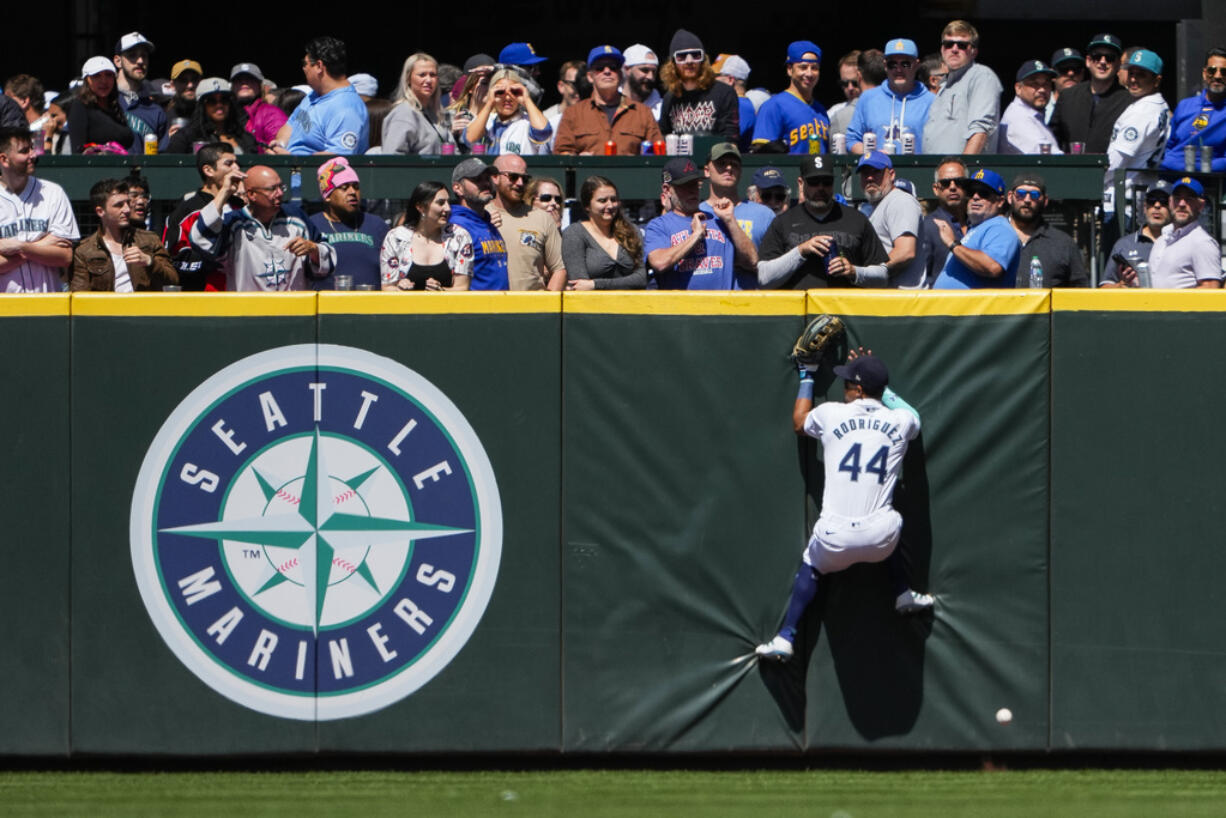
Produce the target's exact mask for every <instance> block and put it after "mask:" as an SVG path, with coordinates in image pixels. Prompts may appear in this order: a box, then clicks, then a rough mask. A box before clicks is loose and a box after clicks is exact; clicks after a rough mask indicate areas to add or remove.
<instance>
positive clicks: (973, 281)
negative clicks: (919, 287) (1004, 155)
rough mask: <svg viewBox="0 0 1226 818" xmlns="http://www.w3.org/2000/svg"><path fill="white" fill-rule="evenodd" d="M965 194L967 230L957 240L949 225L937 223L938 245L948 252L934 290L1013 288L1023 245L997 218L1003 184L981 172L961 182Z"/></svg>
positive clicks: (990, 173)
mask: <svg viewBox="0 0 1226 818" xmlns="http://www.w3.org/2000/svg"><path fill="white" fill-rule="evenodd" d="M963 186H964V188H965V190H966V192H967V194H968V199H967V205H966V220H967V223H968V224H970V230H968V231H967V232H966V235H965V236H959V235H958V234H957V233H956V232H955V231H954V228H953V227H952V226H951V225H950V224H949V223H948V222H942V221H938V222H937V223H936V226H937V230H938V231H940V240H941V243H942V244H944V245H945V248H946V249H947V250H948V251H949V255H948V256H946V257H945V266H944V267H942V268H941V274H940V275H939V276H937V280H936V281H935V282H934V283H933V285H932V288H933V289H934V290H975V289H986V288H1006V289H1011V288H1012V287H1013V286H1014V280H1015V279H1016V278H1017V261H1018V257H1019V254H1020V252H1021V248H1022V243H1021V242H1020V241H1018V239H1017V235H1016V234H1015V233H1014V232H1013V227H1012V226H1011V225H1010V224H1009V220H1008V219H1006V218H1005V217H1004V216H1001V215H1000V210H1001V208H1002V207H1003V206H1004V203H1005V180H1004V179H1002V178H1000V174H998V173H996V172H995V171H991V170H988V169H987V168H980V169H979V170H976V171H975V172H974V173H972V174H971V176H970V178H969V179H965V180H963Z"/></svg>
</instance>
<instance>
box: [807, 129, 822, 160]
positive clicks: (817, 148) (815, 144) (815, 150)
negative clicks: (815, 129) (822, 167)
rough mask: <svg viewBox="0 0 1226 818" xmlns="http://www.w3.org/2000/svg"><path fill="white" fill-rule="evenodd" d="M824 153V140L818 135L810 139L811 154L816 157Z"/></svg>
mask: <svg viewBox="0 0 1226 818" xmlns="http://www.w3.org/2000/svg"><path fill="white" fill-rule="evenodd" d="M821 152H822V140H820V139H818V137H817V134H813V135H812V136H810V137H809V154H810V155H815V154H819V153H821Z"/></svg>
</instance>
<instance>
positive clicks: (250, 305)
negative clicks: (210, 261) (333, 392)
mask: <svg viewBox="0 0 1226 818" xmlns="http://www.w3.org/2000/svg"><path fill="white" fill-rule="evenodd" d="M72 314H73V315H110V316H141V315H149V316H162V317H175V318H179V317H184V318H186V317H196V316H198V317H202V318H207V317H223V318H228V317H241V316H247V315H252V316H264V317H268V316H276V315H314V314H315V293H313V292H305V293H252V294H246V293H140V294H132V295H116V294H115V293H73V294H72Z"/></svg>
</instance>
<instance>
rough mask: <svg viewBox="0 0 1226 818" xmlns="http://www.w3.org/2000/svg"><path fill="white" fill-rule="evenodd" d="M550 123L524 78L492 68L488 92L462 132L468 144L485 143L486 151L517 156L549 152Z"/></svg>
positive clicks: (551, 129) (515, 73)
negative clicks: (492, 72) (526, 85)
mask: <svg viewBox="0 0 1226 818" xmlns="http://www.w3.org/2000/svg"><path fill="white" fill-rule="evenodd" d="M552 135H553V126H551V125H550V124H549V120H548V119H546V118H545V115H544V114H543V113H541V109H540V108H537V107H536V103H535V102H533V101H532V95H531V94H529V93H528V89H527V88H526V87H525V86H524V82H523V78H522V77H521V76H520V73H519V72H518V71H516V70H514V69H510V68H504V69H502V70H500V71H495V72H494V75H493V76H492V77H490V93H489V96H487V97H486V98H485V104H484V105H482V106H481V109H480V110H478V111H477V113H476V114H475V115H474V116H473V121H472V122H471V123H469V125H468V129H467V130H466V132H465V141H467V142H468V144H469V145H484V146H485V152H486V153H488V154H499V153H515V154H519V155H520V156H529V155H532V154H544V153H549V137H551V136H552Z"/></svg>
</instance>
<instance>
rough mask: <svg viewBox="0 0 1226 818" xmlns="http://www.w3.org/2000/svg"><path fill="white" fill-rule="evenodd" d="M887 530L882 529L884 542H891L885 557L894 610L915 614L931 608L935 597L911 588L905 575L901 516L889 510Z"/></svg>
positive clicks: (900, 612)
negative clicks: (892, 593)
mask: <svg viewBox="0 0 1226 818" xmlns="http://www.w3.org/2000/svg"><path fill="white" fill-rule="evenodd" d="M889 516H890V518H891V519H890V522H889V523H888V530H886V531H884V532H883V534H884V535H885V538H886V539H885V542H887V543H890V544H891V550H890V555H889V556H888V557H886V558H885V566H886V570H888V571H889V574H890V586H891V588H892V589H893V591H894V611H895V613H899V614H917V613H923V612H924V611H929V610H932V606H933V604H935V602H936V598H935V597H933V596H932V594H924V593H920V592H919V591H915V590H912V588H911V582H910V580H909V578H908V577H907V565H906V562H905V561H904V560H903V557H902V547H901V534H902V516H901V515H899V514H898V512H897V511H893V510H891V512H890V515H889Z"/></svg>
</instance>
